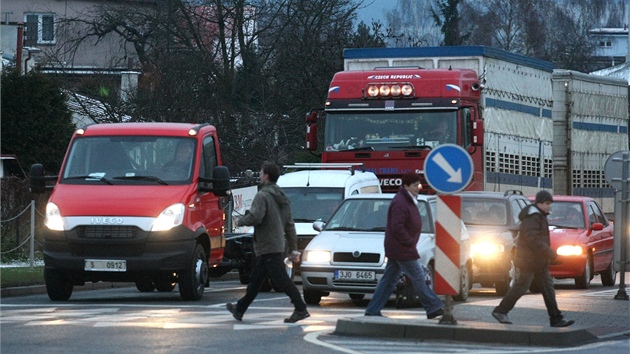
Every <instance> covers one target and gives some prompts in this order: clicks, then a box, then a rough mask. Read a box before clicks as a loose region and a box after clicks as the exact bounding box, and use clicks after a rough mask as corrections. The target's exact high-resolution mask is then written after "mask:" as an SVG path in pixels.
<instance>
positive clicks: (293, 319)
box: [284, 310, 311, 323]
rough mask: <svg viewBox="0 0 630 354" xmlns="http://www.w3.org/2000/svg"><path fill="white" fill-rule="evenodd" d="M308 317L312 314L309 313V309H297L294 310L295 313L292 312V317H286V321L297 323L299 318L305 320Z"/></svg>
mask: <svg viewBox="0 0 630 354" xmlns="http://www.w3.org/2000/svg"><path fill="white" fill-rule="evenodd" d="M307 317H311V314H310V313H308V311H306V310H304V311H298V310H295V311H293V313H292V314H291V317H287V318H285V319H284V323H295V322H297V321H299V320H303V319H305V318H307Z"/></svg>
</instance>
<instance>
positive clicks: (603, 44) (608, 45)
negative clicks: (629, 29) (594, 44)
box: [599, 40, 612, 47]
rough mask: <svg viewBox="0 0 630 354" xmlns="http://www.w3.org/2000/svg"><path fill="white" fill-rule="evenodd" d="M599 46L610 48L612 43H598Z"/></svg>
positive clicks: (606, 41) (607, 41)
mask: <svg viewBox="0 0 630 354" xmlns="http://www.w3.org/2000/svg"><path fill="white" fill-rule="evenodd" d="M599 46H600V47H611V46H612V42H611V41H609V40H604V41H599Z"/></svg>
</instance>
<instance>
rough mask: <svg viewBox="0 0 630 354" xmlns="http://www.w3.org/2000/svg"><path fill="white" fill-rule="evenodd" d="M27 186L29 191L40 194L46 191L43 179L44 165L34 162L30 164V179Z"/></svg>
mask: <svg viewBox="0 0 630 354" xmlns="http://www.w3.org/2000/svg"><path fill="white" fill-rule="evenodd" d="M29 188H30V190H31V193H34V194H42V193H44V192H46V180H45V179H44V165H42V164H41V163H34V164H33V165H31V181H30V185H29Z"/></svg>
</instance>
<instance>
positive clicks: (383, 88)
mask: <svg viewBox="0 0 630 354" xmlns="http://www.w3.org/2000/svg"><path fill="white" fill-rule="evenodd" d="M364 92H365V97H364V98H396V97H401V98H411V97H413V92H414V89H413V86H412V85H411V84H410V83H406V84H399V83H388V84H368V85H367V87H366V88H365V91H364Z"/></svg>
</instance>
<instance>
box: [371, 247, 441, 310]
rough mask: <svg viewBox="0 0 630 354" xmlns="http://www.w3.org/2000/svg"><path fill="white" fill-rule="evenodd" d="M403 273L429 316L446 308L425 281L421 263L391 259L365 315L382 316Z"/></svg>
mask: <svg viewBox="0 0 630 354" xmlns="http://www.w3.org/2000/svg"><path fill="white" fill-rule="evenodd" d="M401 272H405V274H406V275H407V277H408V278H409V280H411V284H412V285H413V289H414V291H415V292H416V295H418V297H419V298H420V302H421V303H422V307H424V309H425V310H426V312H427V314H430V313H433V312H435V311H437V310H439V309H441V308H443V307H444V303H442V300H440V298H439V297H438V296H437V295H436V294H435V293H434V292H433V290H431V288H429V286H428V285H427V283H426V281H425V275H424V270H423V269H422V267H421V266H420V262H419V260H417V259H414V260H410V261H398V260H395V259H389V260H388V261H387V265H386V266H385V273H384V274H383V277H382V278H381V280H379V282H378V285H377V286H376V290H375V291H374V295H373V296H372V300H371V301H370V303H369V304H368V306H367V308H366V309H365V313H366V314H368V315H380V314H381V309H383V307H385V304H387V301H388V300H389V297H390V296H391V295H392V293H393V292H394V288H396V284H397V283H398V279H399V278H400V275H401Z"/></svg>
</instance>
